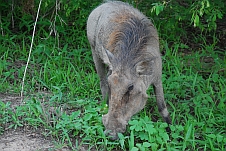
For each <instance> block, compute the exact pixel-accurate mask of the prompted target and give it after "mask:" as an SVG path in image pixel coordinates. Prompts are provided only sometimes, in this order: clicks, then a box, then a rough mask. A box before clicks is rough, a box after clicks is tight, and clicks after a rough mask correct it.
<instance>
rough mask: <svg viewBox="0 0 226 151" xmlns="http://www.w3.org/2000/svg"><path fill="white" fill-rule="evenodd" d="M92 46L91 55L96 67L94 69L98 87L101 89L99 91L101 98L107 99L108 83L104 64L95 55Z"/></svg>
mask: <svg viewBox="0 0 226 151" xmlns="http://www.w3.org/2000/svg"><path fill="white" fill-rule="evenodd" d="M93 49H94V48H92V51H93V53H92V55H93V60H94V63H95V67H96V71H97V74H98V75H99V77H100V89H101V93H102V97H103V100H106V99H107V96H108V83H107V76H106V71H105V70H106V69H105V64H104V63H103V61H102V60H101V59H100V58H99V57H98V56H97V55H96V53H95V52H94V50H93Z"/></svg>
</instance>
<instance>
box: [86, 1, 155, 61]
mask: <svg viewBox="0 0 226 151" xmlns="http://www.w3.org/2000/svg"><path fill="white" fill-rule="evenodd" d="M131 17H136V18H137V19H140V20H141V21H146V22H148V24H149V27H148V28H149V30H151V34H152V36H151V38H149V45H150V46H151V47H152V53H153V55H154V56H156V55H159V45H158V34H157V31H156V29H155V28H154V26H153V25H152V23H151V22H150V21H149V19H147V17H146V16H144V15H143V14H142V13H141V12H140V11H138V10H137V9H135V8H133V7H131V6H130V5H129V4H127V3H123V2H119V1H112V2H107V3H104V4H102V5H100V6H99V7H97V8H96V9H94V10H93V11H92V13H91V14H90V16H89V18H88V22H87V36H88V39H89V42H90V44H91V46H92V47H93V48H94V49H95V50H96V51H100V50H101V47H102V46H103V47H104V48H106V49H108V50H110V51H112V50H111V49H110V47H111V45H112V43H114V42H115V41H114V40H113V38H114V37H113V36H114V31H116V30H118V27H120V26H121V25H120V24H122V23H123V22H126V21H127V20H128V19H129V18H131ZM125 28H126V27H125ZM138 28H139V27H138ZM131 36H132V35H131ZM130 38H131V39H132V38H133V37H130ZM96 53H97V54H99V55H100V57H101V58H102V56H101V55H102V53H101V52H96ZM113 53H115V52H113Z"/></svg>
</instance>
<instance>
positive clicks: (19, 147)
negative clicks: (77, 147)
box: [0, 94, 70, 151]
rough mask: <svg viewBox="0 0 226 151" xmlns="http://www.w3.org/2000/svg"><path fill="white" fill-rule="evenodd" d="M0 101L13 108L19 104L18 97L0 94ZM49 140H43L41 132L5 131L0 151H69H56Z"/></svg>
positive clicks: (0, 139) (0, 138)
mask: <svg viewBox="0 0 226 151" xmlns="http://www.w3.org/2000/svg"><path fill="white" fill-rule="evenodd" d="M0 100H1V101H3V102H11V107H12V108H15V107H16V106H18V105H19V104H20V103H21V98H20V97H19V96H13V95H7V94H0ZM53 142H54V141H53V140H52V139H51V138H45V137H44V136H43V135H41V132H38V131H34V130H29V129H27V128H26V129H25V128H24V127H23V128H17V129H16V130H11V129H10V130H8V131H7V130H5V131H4V133H3V135H0V151H49V150H52V151H69V150H70V149H68V148H62V147H61V148H60V149H58V148H57V147H56V146H55V145H54V143H53Z"/></svg>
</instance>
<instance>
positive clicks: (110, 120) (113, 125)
mask: <svg viewBox="0 0 226 151" xmlns="http://www.w3.org/2000/svg"><path fill="white" fill-rule="evenodd" d="M102 121H103V124H104V126H105V128H106V130H105V131H104V133H105V135H107V136H110V139H112V140H116V139H118V133H124V132H125V131H126V125H127V121H125V120H123V119H121V118H118V117H112V116H109V114H105V115H103V117H102Z"/></svg>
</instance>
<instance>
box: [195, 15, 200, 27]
mask: <svg viewBox="0 0 226 151" xmlns="http://www.w3.org/2000/svg"><path fill="white" fill-rule="evenodd" d="M197 26H199V15H195V20H194V27H197Z"/></svg>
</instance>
